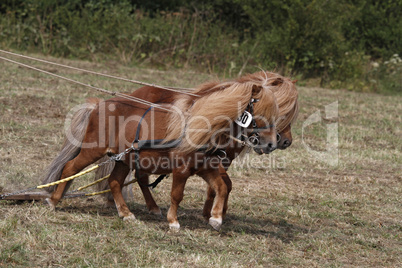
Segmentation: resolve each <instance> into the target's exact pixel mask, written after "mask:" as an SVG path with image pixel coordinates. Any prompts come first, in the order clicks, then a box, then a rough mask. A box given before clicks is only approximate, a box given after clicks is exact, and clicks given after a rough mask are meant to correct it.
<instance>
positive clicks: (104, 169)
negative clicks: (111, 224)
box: [94, 155, 115, 202]
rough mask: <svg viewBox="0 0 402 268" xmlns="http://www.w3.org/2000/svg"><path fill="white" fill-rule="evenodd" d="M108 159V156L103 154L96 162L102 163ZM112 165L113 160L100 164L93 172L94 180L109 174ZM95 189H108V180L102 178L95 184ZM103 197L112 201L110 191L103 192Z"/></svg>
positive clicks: (113, 163)
mask: <svg viewBox="0 0 402 268" xmlns="http://www.w3.org/2000/svg"><path fill="white" fill-rule="evenodd" d="M108 159H109V156H107V155H105V156H104V157H102V158H101V159H100V160H99V161H98V162H99V163H103V162H105V161H107V160H108ZM114 165H115V162H114V161H112V162H109V163H106V164H103V165H101V166H100V167H99V168H98V169H97V170H96V172H95V178H94V180H95V181H96V180H99V179H101V178H103V177H105V176H107V175H109V174H110V173H112V170H113V168H114ZM96 189H97V190H98V191H104V190H107V189H109V181H108V180H103V181H101V182H99V183H98V184H96ZM104 197H105V198H106V200H108V201H110V202H112V201H113V196H112V194H111V193H106V194H104Z"/></svg>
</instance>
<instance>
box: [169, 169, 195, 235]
mask: <svg viewBox="0 0 402 268" xmlns="http://www.w3.org/2000/svg"><path fill="white" fill-rule="evenodd" d="M189 176H190V174H189V173H187V172H185V173H183V172H181V171H173V181H172V190H171V193H170V208H169V211H168V213H167V219H168V222H169V227H170V229H174V230H179V229H180V224H179V221H178V220H177V209H178V207H179V204H180V202H181V201H182V200H183V195H184V187H185V186H186V182H187V179H188V177H189Z"/></svg>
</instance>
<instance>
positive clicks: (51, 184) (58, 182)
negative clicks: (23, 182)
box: [36, 165, 99, 189]
mask: <svg viewBox="0 0 402 268" xmlns="http://www.w3.org/2000/svg"><path fill="white" fill-rule="evenodd" d="M98 167H99V165H96V166H94V167H91V168H89V169H87V170H85V171H81V172H79V173H77V174H75V175H73V176H70V177H68V178H65V179H62V180H58V181H55V182H51V183H48V184H43V185H39V186H37V187H36V188H37V189H42V188H47V187H50V186H53V185H57V184H60V183H63V182H67V181H71V180H73V179H75V178H78V177H80V176H82V175H84V174H87V173H89V172H91V171H93V170H95V169H97V168H98Z"/></svg>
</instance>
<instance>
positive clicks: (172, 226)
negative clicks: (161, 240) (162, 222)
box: [169, 222, 180, 231]
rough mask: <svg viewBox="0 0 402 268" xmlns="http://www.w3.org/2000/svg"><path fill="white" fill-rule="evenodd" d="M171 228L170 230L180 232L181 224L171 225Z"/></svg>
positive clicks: (174, 223)
mask: <svg viewBox="0 0 402 268" xmlns="http://www.w3.org/2000/svg"><path fill="white" fill-rule="evenodd" d="M169 228H170V230H174V231H178V230H180V224H179V222H173V223H169Z"/></svg>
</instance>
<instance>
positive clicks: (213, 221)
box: [208, 217, 222, 231]
mask: <svg viewBox="0 0 402 268" xmlns="http://www.w3.org/2000/svg"><path fill="white" fill-rule="evenodd" d="M208 223H209V225H211V226H212V228H214V229H215V230H217V231H219V230H220V229H221V226H222V218H214V217H211V218H209V222H208Z"/></svg>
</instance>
